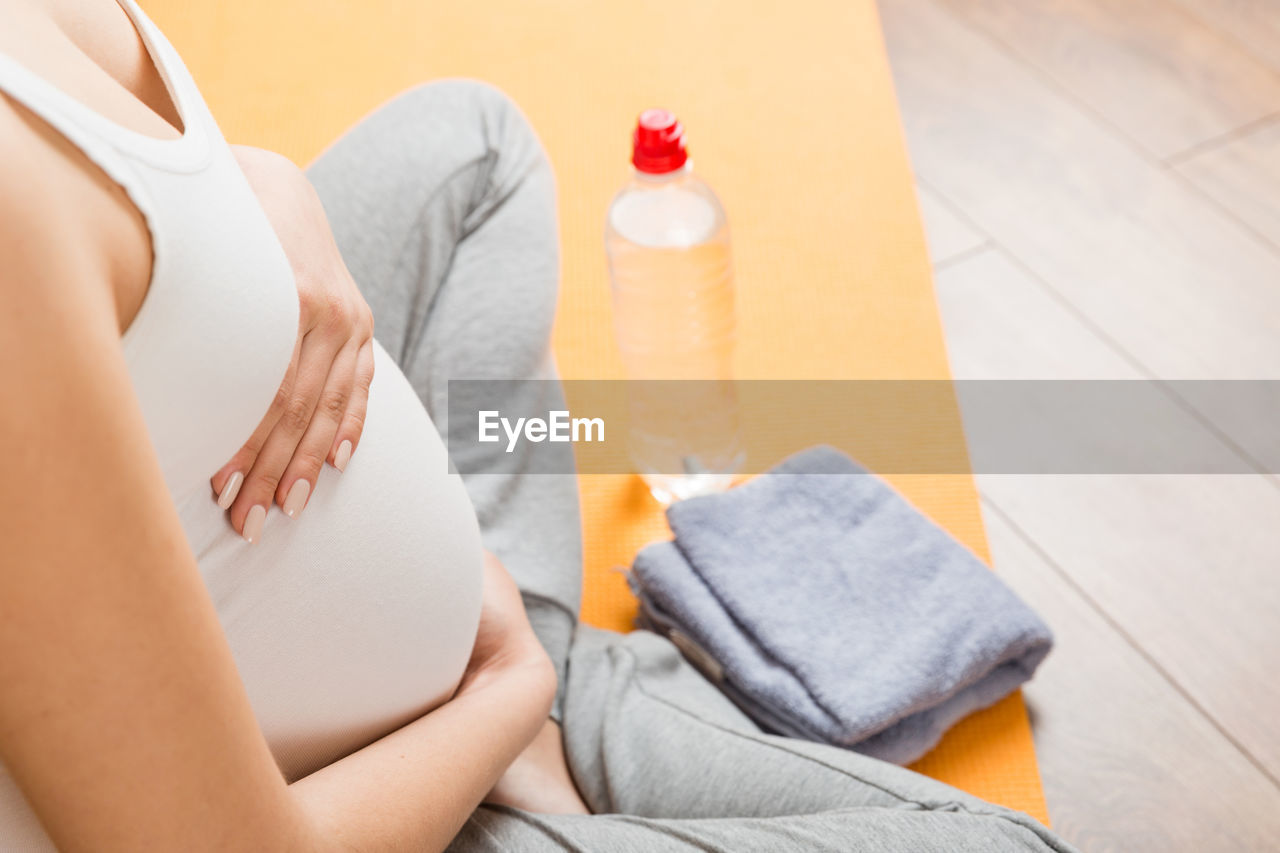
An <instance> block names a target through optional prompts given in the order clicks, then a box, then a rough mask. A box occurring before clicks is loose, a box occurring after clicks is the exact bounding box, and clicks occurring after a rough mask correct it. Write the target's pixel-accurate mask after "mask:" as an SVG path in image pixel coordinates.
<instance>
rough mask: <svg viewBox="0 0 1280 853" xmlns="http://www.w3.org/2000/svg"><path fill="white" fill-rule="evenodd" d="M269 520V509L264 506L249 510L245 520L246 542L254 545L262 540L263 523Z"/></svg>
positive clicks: (258, 505)
mask: <svg viewBox="0 0 1280 853" xmlns="http://www.w3.org/2000/svg"><path fill="white" fill-rule="evenodd" d="M266 520H267V508H266V507H265V506H263V505H262V504H257V505H256V506H253V507H250V508H249V514H248V515H246V516H245V518H244V533H243V534H242V535H243V536H244V541H246V542H248V543H249V544H250V545H252V544H253V543H254V542H257V541H258V540H259V539H261V538H262V523H263V522H264V521H266Z"/></svg>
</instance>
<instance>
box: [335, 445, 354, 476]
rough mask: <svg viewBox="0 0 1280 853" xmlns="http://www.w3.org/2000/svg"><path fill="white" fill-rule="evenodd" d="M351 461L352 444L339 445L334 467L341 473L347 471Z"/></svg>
mask: <svg viewBox="0 0 1280 853" xmlns="http://www.w3.org/2000/svg"><path fill="white" fill-rule="evenodd" d="M350 461H351V442H350V441H349V440H347V441H343V442H342V444H339V445H338V452H337V453H335V454H333V467H334V468H337V469H338V470H339V471H342V470H344V469H346V467H347V463H348V462H350Z"/></svg>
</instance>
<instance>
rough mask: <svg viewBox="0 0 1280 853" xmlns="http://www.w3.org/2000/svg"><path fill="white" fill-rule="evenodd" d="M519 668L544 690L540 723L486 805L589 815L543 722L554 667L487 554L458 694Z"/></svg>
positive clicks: (557, 738)
mask: <svg viewBox="0 0 1280 853" xmlns="http://www.w3.org/2000/svg"><path fill="white" fill-rule="evenodd" d="M519 669H531V670H532V671H533V677H534V678H535V679H536V681H537V683H540V684H542V685H543V688H544V691H545V695H544V696H543V697H542V700H543V704H542V705H541V706H540V707H541V711H542V717H543V718H544V721H543V724H542V726H541V728H540V729H539V730H538V734H537V736H536V737H534V739H533V742H532V743H529V745H528V746H526V747H525V749H524V751H523V752H521V753H520V755H519V756H518V757H517V758H516V760H515V761H514V762H513V763H512V764H511V765H510V766H509V767H507V769H506V771H505V772H504V773H503V774H502V778H501V779H499V780H498V783H497V784H496V785H495V786H494V787H493V788H492V789H491V790H490V791H489V793H488V795H487V796H486V797H485V802H487V803H497V804H500V805H508V806H515V807H517V808H522V809H524V810H526V811H534V812H541V813H543V814H590V811H589V810H588V809H587V806H586V804H585V803H583V801H582V798H581V797H580V796H579V795H578V791H577V789H576V788H575V787H574V784H573V778H572V776H571V775H570V773H569V766H568V764H567V763H566V761H565V756H564V739H563V737H562V736H561V733H560V727H559V726H558V725H556V723H555V722H554V721H552V720H550V719H546V714H547V712H548V711H549V710H550V703H551V698H552V697H554V695H555V689H556V675H555V668H554V667H552V666H551V660H550V658H548V657H547V653H546V652H545V651H543V648H542V644H541V643H540V642H538V638H537V636H536V635H535V634H534V633H533V628H532V627H530V625H529V618H528V616H527V615H526V614H525V609H524V602H523V601H521V599H520V590H519V589H518V588H517V587H516V585H515V582H514V581H512V580H511V576H510V575H509V574H508V573H507V570H506V569H505V568H504V567H503V565H502V563H501V561H499V560H498V558H497V557H495V556H494V555H493V554H490V553H489V552H488V551H486V552H485V554H484V608H483V610H481V613H480V629H479V631H477V632H476V643H475V648H474V651H473V652H472V655H471V662H470V663H469V664H468V665H467V672H466V675H465V676H464V677H463V680H462V684H461V686H460V687H459V688H458V695H459V696H463V695H468V694H472V693H475V692H477V691H479V690H483V689H484V687H485V685H486V683H488V682H489V681H491V680H492V679H499V678H503V677H504V676H505V675H508V674H509V673H511V672H512V671H515V670H519Z"/></svg>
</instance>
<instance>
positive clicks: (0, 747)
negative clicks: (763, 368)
mask: <svg viewBox="0 0 1280 853" xmlns="http://www.w3.org/2000/svg"><path fill="white" fill-rule="evenodd" d="M0 150H3V151H4V152H5V157H4V158H0V363H2V364H5V365H7V366H8V368H9V369H8V370H6V376H5V381H4V382H3V383H0V447H3V448H4V452H5V462H4V466H3V475H0V541H2V542H4V550H3V554H4V556H3V558H0V760H3V762H4V764H5V766H6V767H7V769H8V770H9V772H10V773H11V774H12V776H13V777H14V779H15V780H16V782H17V784H18V786H19V787H20V788H21V790H22V791H23V793H24V795H25V796H26V798H27V800H28V802H29V803H30V804H31V806H32V808H33V809H35V811H36V813H37V814H38V816H39V817H40V819H41V821H42V822H43V823H44V825H45V827H46V828H47V830H48V831H49V833H50V835H51V836H52V837H53V839H54V841H55V842H56V843H57V844H58V845H59V847H61V848H64V849H69V850H76V849H92V850H114V849H121V850H135V849H164V850H168V849H180V850H200V849H219V850H224V849H246V850H277V849H278V850H287V849H307V850H312V849H316V850H323V849H345V848H349V847H352V846H355V847H359V848H361V849H364V848H370V849H378V848H396V849H400V848H408V847H417V848H419V849H423V848H425V849H440V848H443V847H444V846H445V845H446V844H447V843H448V841H449V839H450V838H451V837H452V836H453V834H454V832H456V830H457V828H458V826H460V825H461V823H462V822H463V821H464V820H465V819H466V817H467V815H468V814H469V813H470V812H471V810H472V809H473V808H474V807H475V806H476V804H477V803H479V801H480V798H481V797H482V796H483V795H484V793H485V792H486V791H487V790H488V789H489V787H490V786H492V784H493V782H494V780H495V779H497V777H498V775H499V774H500V772H501V770H502V769H503V768H504V767H505V766H506V765H507V764H508V763H509V762H510V761H511V760H512V759H513V758H514V757H515V755H517V754H518V753H519V752H520V750H521V749H522V748H523V747H524V746H525V745H526V744H527V743H528V742H529V741H530V740H531V739H532V737H533V735H534V733H535V732H536V731H537V729H538V727H539V726H540V725H541V724H542V720H543V719H544V717H545V715H546V712H547V708H548V706H549V704H550V701H551V694H552V692H553V690H554V684H553V679H551V678H548V675H549V673H550V671H551V670H550V665H549V664H548V663H546V662H545V657H542V658H539V657H538V656H537V655H536V654H534V653H533V652H532V648H536V639H534V638H533V635H532V632H531V631H530V630H529V629H528V623H527V620H525V621H524V622H523V625H522V624H521V623H520V620H522V619H523V612H522V611H520V612H519V613H518V614H510V613H507V614H505V617H504V618H506V619H507V621H508V622H509V623H510V624H511V626H512V627H511V628H510V630H507V631H505V632H497V636H499V637H500V638H501V640H500V642H499V643H498V648H496V649H495V648H488V647H484V646H483V645H482V644H478V645H477V650H476V658H475V660H474V661H473V666H472V669H471V672H470V674H469V676H468V681H467V683H466V685H465V686H464V689H463V690H461V691H460V693H459V696H458V697H457V698H456V699H455V700H454V701H453V702H451V703H449V704H447V705H445V706H444V707H443V708H441V709H439V710H437V711H436V712H433V713H432V714H430V715H428V716H426V717H424V718H422V719H420V720H418V721H416V722H414V723H412V724H410V725H408V726H406V727H405V728H403V729H401V730H399V731H397V732H395V733H393V734H392V735H390V736H388V737H387V738H384V739H383V740H382V741H379V742H378V743H376V744H374V745H372V746H370V747H368V748H366V749H364V750H362V751H360V752H358V753H356V754H355V755H353V756H350V757H348V758H345V759H342V760H341V761H338V762H336V763H335V764H333V765H331V766H329V767H327V768H325V769H324V770H322V771H320V772H319V773H317V774H315V775H314V776H312V777H309V778H308V779H305V780H302V781H301V782H299V783H297V784H295V785H294V786H292V787H291V786H287V785H286V784H285V782H284V780H283V778H282V776H281V774H280V772H279V770H278V769H277V768H276V766H275V762H274V760H273V759H272V756H271V753H270V751H269V750H268V748H267V745H266V742H265V740H264V739H263V737H262V734H261V732H260V731H259V729H258V726H257V723H256V721H255V719H254V716H253V712H252V709H251V707H250V705H249V702H248V698H247V696H246V695H245V691H244V687H243V685H242V684H241V682H240V680H239V676H238V674H237V672H236V667H235V663H234V660H233V659H232V656H231V652H230V649H229V647H228V645H227V643H226V640H225V637H224V636H223V633H222V630H221V627H220V625H219V623H218V619H217V614H216V613H215V611H214V608H213V606H212V603H211V602H210V600H209V596H208V594H207V592H206V590H205V588H204V585H203V582H202V580H201V578H200V574H199V571H198V568H197V566H196V562H195V559H194V557H193V556H192V554H191V551H190V548H189V547H188V545H187V543H186V541H185V538H184V535H183V531H182V528H181V526H180V523H179V520H178V517H177V514H176V511H175V509H174V506H173V504H172V502H171V500H170V499H169V495H168V493H167V491H166V489H165V486H164V482H163V479H162V475H161V472H160V469H159V465H158V462H157V460H156V458H155V455H154V453H153V451H152V450H151V447H150V444H149V442H148V440H147V435H146V425H145V423H144V422H143V419H142V415H141V412H140V411H139V408H138V405H137V402H136V398H135V396H134V393H133V389H132V386H131V384H130V380H129V376H128V373H127V370H126V367H125V363H124V359H123V356H122V354H121V349H120V340H119V325H118V317H117V305H116V304H115V301H116V297H115V294H116V293H117V292H119V290H120V288H113V287H112V286H111V285H112V283H113V278H114V277H115V276H117V275H119V274H120V270H121V269H129V268H130V267H131V265H130V264H129V263H127V262H122V261H121V257H122V255H125V256H137V255H138V254H140V253H141V254H142V255H143V256H145V257H147V258H148V259H149V251H148V249H149V246H148V245H147V239H148V237H147V234H146V231H145V227H143V225H142V223H141V220H140V218H139V217H138V216H137V215H136V211H133V210H132V209H131V208H130V207H129V206H128V203H127V201H125V200H124V198H123V194H122V193H121V192H120V191H119V190H118V188H116V187H114V186H113V185H111V184H110V182H108V181H107V180H106V179H105V178H103V177H102V176H101V174H100V173H98V172H97V171H96V169H94V167H93V166H92V165H91V164H89V163H88V162H87V161H85V160H84V158H83V157H82V156H81V155H79V154H78V152H76V151H74V149H71V148H70V147H69V146H68V145H66V144H65V143H64V142H62V141H61V139H60V138H59V137H58V136H57V135H56V134H54V133H53V132H52V131H50V130H49V129H48V128H47V127H45V126H44V125H43V124H42V123H41V122H40V121H39V120H38V119H36V118H34V117H33V116H31V114H30V113H27V112H26V111H24V110H22V109H21V108H20V107H17V106H15V105H13V104H12V103H11V102H9V101H8V100H7V99H5V98H3V97H0ZM122 241H124V244H123V245H124V248H122ZM130 241H131V242H130ZM126 260H127V259H126ZM486 604H487V605H488V604H489V603H488V602H486ZM493 634H494V632H490V633H489V636H492V635H493ZM530 643H532V644H533V645H532V647H531V646H530V645H529V644H530Z"/></svg>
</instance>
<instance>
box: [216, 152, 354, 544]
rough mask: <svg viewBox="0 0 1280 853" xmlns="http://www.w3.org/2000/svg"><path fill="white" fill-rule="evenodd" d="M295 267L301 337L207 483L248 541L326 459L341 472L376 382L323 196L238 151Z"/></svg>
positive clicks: (293, 503) (288, 506) (305, 493)
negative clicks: (269, 397) (257, 412)
mask: <svg viewBox="0 0 1280 853" xmlns="http://www.w3.org/2000/svg"><path fill="white" fill-rule="evenodd" d="M233 150H234V151H235V154H236V159H237V160H238V161H239V163H240V168H241V170H242V171H243V172H244V174H245V177H247V178H248V180H249V184H250V186H251V187H252V188H253V191H254V193H255V194H256V195H257V197H258V202H259V204H261V206H262V209H263V211H264V212H265V213H266V215H267V219H269V220H270V222H271V225H272V227H273V228H274V229H275V232H276V236H277V237H278V238H279V240H280V245H281V246H282V247H283V248H284V251H285V254H286V255H287V256H288V258H289V263H290V265H291V266H292V267H293V274H294V278H295V280H296V282H297V286H298V302H299V306H300V312H299V320H298V341H297V344H296V345H295V346H294V350H293V358H292V360H291V361H290V362H289V369H288V371H287V372H286V373H285V377H284V381H283V382H282V383H281V385H280V389H279V391H277V393H276V397H275V400H274V401H273V402H272V404H271V408H270V409H268V410H267V414H266V416H265V417H263V419H262V422H261V423H259V424H258V428H257V429H255V430H254V432H253V435H251V436H249V440H248V441H247V442H245V444H244V446H243V447H241V448H240V451H239V452H238V453H236V455H235V456H234V457H232V459H231V461H230V462H228V463H227V464H226V465H224V466H223V467H222V469H221V470H220V471H218V472H217V473H216V474H214V475H213V478H212V479H211V480H210V483H211V484H212V486H213V490H214V493H215V494H216V495H217V496H218V497H217V500H218V506H219V507H221V508H222V509H229V510H230V513H231V515H230V517H231V524H232V526H233V527H234V528H235V529H236V530H237V531H239V532H240V534H241V535H242V536H244V538H245V539H246V540H248V541H249V542H256V541H258V539H259V538H260V537H261V536H262V526H263V522H264V521H265V520H266V516H267V509H268V508H269V507H270V505H271V504H272V503H273V502H274V503H277V504H279V505H280V507H281V508H282V509H283V510H284V512H285V515H288V516H290V517H294V518H296V517H297V515H298V514H299V513H300V512H302V510H303V508H304V507H306V505H307V500H308V499H309V498H310V496H311V492H312V490H313V489H314V488H315V483H316V478H317V477H318V476H319V474H320V468H321V467H322V466H323V465H324V463H325V461H326V460H328V462H329V463H330V464H331V465H333V467H335V468H337V469H338V470H339V471H341V470H342V469H343V468H345V467H346V465H347V462H348V461H350V459H351V454H352V453H353V452H354V451H355V449H356V446H357V445H358V444H359V443H360V433H361V431H362V429H363V426H364V417H365V410H366V408H367V405H368V400H369V385H370V383H371V382H372V381H373V314H372V312H371V311H370V310H369V305H368V303H366V302H365V300H364V297H363V296H361V294H360V290H359V288H357V287H356V283H355V281H354V280H352V278H351V273H350V272H348V271H347V267H346V264H345V263H343V261H342V255H341V253H340V252H339V251H338V246H337V244H336V243H335V242H334V239H333V233H332V232H331V231H330V230H329V223H328V220H327V219H326V218H325V215H324V208H323V207H322V206H321V204H320V198H319V197H318V196H317V195H316V192H315V190H314V189H313V188H312V186H311V184H310V183H309V182H308V181H307V179H306V176H305V175H304V174H303V173H302V171H301V170H300V169H298V167H297V166H295V165H294V164H293V163H292V162H290V161H289V160H288V159H286V158H285V157H282V156H280V155H279V154H273V153H271V152H269V151H263V150H261V149H257V148H246V147H244V146H233Z"/></svg>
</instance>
